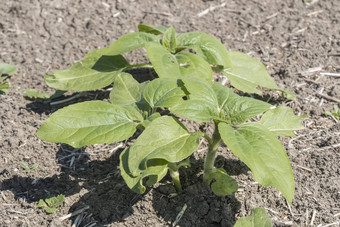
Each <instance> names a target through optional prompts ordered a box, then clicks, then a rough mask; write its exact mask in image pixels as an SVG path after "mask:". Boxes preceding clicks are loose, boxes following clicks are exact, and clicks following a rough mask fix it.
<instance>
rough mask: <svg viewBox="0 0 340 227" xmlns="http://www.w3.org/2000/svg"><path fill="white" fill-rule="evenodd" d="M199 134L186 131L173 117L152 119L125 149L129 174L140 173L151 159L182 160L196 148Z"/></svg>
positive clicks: (135, 174) (136, 174)
mask: <svg viewBox="0 0 340 227" xmlns="http://www.w3.org/2000/svg"><path fill="white" fill-rule="evenodd" d="M201 136H202V135H201V133H199V132H198V133H190V132H188V131H187V130H186V129H185V128H184V126H183V125H182V124H180V123H179V122H178V121H177V120H175V119H174V118H173V117H169V116H164V117H160V118H157V119H155V120H153V121H152V122H151V124H150V125H149V126H148V127H147V128H146V129H145V130H144V132H143V133H142V134H141V135H140V136H139V137H138V138H137V140H136V141H135V143H134V144H133V145H132V146H131V147H130V148H129V149H128V150H127V152H128V153H129V161H128V166H129V170H130V172H131V175H132V176H138V175H140V174H141V172H143V171H144V170H146V169H147V167H148V165H149V164H148V162H149V160H152V159H164V160H166V161H167V162H171V163H174V162H179V161H182V160H183V159H185V158H187V157H188V156H190V155H191V154H192V153H193V152H194V151H195V150H196V149H197V148H198V145H199V138H200V137H201Z"/></svg>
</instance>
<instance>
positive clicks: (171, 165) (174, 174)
mask: <svg viewBox="0 0 340 227" xmlns="http://www.w3.org/2000/svg"><path fill="white" fill-rule="evenodd" d="M168 167H169V172H170V176H171V178H172V181H173V182H174V185H175V189H176V191H177V192H181V191H182V185H181V181H180V179H179V172H178V167H177V165H176V164H175V163H169V164H168Z"/></svg>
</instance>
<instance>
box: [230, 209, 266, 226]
mask: <svg viewBox="0 0 340 227" xmlns="http://www.w3.org/2000/svg"><path fill="white" fill-rule="evenodd" d="M234 227H272V220H271V219H270V218H269V217H268V215H267V213H266V210H265V209H263V208H255V209H252V210H251V215H250V216H249V217H242V218H240V219H238V220H237V221H236V223H235V225H234Z"/></svg>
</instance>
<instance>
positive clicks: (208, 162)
mask: <svg viewBox="0 0 340 227" xmlns="http://www.w3.org/2000/svg"><path fill="white" fill-rule="evenodd" d="M205 138H206V136H205ZM207 140H208V143H209V145H208V146H209V148H208V153H207V156H206V157H205V161H204V173H203V181H204V182H206V183H208V182H209V179H210V177H209V175H210V173H211V172H212V171H213V170H214V169H215V167H214V163H215V159H216V152H217V150H218V148H219V147H220V145H221V143H222V139H221V136H220V133H219V132H218V129H217V124H216V123H215V130H214V133H213V135H212V137H211V138H210V137H209V139H207Z"/></svg>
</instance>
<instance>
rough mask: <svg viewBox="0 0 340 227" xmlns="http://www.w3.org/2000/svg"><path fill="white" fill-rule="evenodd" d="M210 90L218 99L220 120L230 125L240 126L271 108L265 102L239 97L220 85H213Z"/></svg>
mask: <svg viewBox="0 0 340 227" xmlns="http://www.w3.org/2000/svg"><path fill="white" fill-rule="evenodd" d="M212 88H213V90H214V92H215V93H216V96H217V99H218V106H219V112H220V113H219V115H220V118H222V119H224V121H226V122H228V123H230V124H232V125H238V124H241V123H242V122H245V121H246V120H248V119H250V118H252V117H255V116H257V115H259V114H261V113H263V112H265V111H267V110H268V109H269V108H270V107H271V105H270V104H268V103H266V102H263V101H260V100H257V99H253V98H248V97H241V96H239V95H237V94H235V93H234V92H233V91H232V90H231V89H230V88H227V87H225V86H223V85H222V84H221V83H217V82H215V83H213V85H212Z"/></svg>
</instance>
